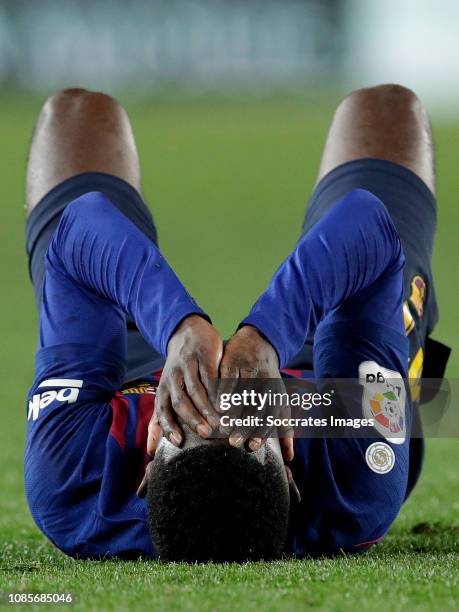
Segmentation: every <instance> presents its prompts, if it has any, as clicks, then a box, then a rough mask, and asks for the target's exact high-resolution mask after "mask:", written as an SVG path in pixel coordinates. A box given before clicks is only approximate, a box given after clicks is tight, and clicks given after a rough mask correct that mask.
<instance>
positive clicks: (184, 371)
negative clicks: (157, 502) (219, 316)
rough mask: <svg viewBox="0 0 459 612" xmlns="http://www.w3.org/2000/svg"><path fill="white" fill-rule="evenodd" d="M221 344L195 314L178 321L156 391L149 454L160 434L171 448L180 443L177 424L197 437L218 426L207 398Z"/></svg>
mask: <svg viewBox="0 0 459 612" xmlns="http://www.w3.org/2000/svg"><path fill="white" fill-rule="evenodd" d="M222 352H223V341H222V339H221V338H220V335H219V333H218V332H217V330H216V329H215V328H214V327H213V326H212V325H211V324H210V323H208V322H207V321H206V320H205V319H203V318H202V317H200V316H198V315H190V316H189V317H187V318H186V319H184V320H183V321H182V323H181V324H180V325H179V326H178V328H177V329H176V331H175V332H174V334H173V335H172V336H171V338H170V340H169V343H168V345H167V358H166V363H165V365H164V369H163V372H162V375H161V379H160V381H159V385H158V389H157V391H156V401H155V412H154V415H153V417H152V419H151V421H150V424H149V427H148V439H147V452H148V453H149V454H150V455H153V454H154V453H155V450H156V446H157V444H158V441H159V437H160V435H159V428H160V429H161V431H162V434H163V435H164V436H165V437H166V438H167V439H168V440H169V441H170V442H171V443H172V444H174V445H175V446H180V445H181V443H182V441H183V431H182V428H181V426H180V423H183V424H186V425H187V426H188V427H189V428H190V429H192V430H193V431H195V432H196V433H197V434H198V435H199V436H201V438H208V437H209V436H210V434H211V433H212V429H213V428H215V427H218V423H219V421H218V416H217V414H216V411H215V408H214V404H213V402H212V401H211V399H210V398H209V394H210V393H211V385H210V383H211V381H212V379H216V378H217V377H218V365H219V363H220V360H221V357H222Z"/></svg>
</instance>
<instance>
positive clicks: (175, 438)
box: [147, 387, 183, 451]
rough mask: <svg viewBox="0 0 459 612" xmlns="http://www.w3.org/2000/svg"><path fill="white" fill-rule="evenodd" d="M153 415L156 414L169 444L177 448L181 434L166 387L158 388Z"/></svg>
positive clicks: (181, 438) (181, 437)
mask: <svg viewBox="0 0 459 612" xmlns="http://www.w3.org/2000/svg"><path fill="white" fill-rule="evenodd" d="M155 413H156V414H157V417H158V421H159V424H160V426H161V429H162V432H163V434H164V436H165V437H166V438H167V439H168V440H169V442H171V443H172V444H174V446H177V447H179V446H180V444H181V443H182V440H183V433H182V431H181V429H180V427H179V425H178V423H177V421H176V419H175V414H174V411H173V409H172V402H171V396H170V393H169V391H168V390H167V388H166V387H164V388H161V387H158V391H157V394H156V401H155ZM147 451H148V448H147Z"/></svg>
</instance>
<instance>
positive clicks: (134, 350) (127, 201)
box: [26, 172, 164, 381]
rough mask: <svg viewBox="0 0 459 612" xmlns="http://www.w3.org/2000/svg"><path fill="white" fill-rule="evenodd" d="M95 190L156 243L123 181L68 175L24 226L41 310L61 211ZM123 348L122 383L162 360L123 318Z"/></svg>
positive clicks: (146, 215) (137, 199)
mask: <svg viewBox="0 0 459 612" xmlns="http://www.w3.org/2000/svg"><path fill="white" fill-rule="evenodd" d="M91 191H99V192H102V193H104V195H105V196H106V197H107V198H108V199H109V200H110V202H111V203H112V204H113V205H114V206H116V208H117V209H118V210H119V211H120V212H121V213H123V215H124V216H125V217H126V218H128V219H129V220H130V221H132V223H133V224H134V225H135V226H136V227H137V228H138V229H139V230H140V231H141V232H142V233H144V234H145V235H146V236H147V237H148V238H149V239H150V240H151V241H153V242H154V243H155V244H157V231H156V227H155V224H154V222H153V218H152V216H151V213H150V211H149V209H148V207H147V206H146V204H145V202H144V201H143V200H142V198H141V196H140V194H139V193H138V192H137V191H136V190H135V189H134V188H133V187H132V186H131V185H129V184H128V183H126V181H123V180H122V179H120V178H118V177H116V176H113V175H111V174H105V173H101V172H85V173H83V174H78V175H76V176H72V177H70V178H68V179H66V180H65V181H63V182H62V183H60V184H59V185H57V186H56V187H54V189H52V190H51V191H50V192H49V193H47V194H46V195H45V197H44V198H43V199H42V200H41V201H40V202H39V203H38V204H37V206H36V207H35V208H34V209H33V210H32V213H31V214H30V216H29V218H28V219H27V224H26V245H27V253H28V256H29V271H30V277H31V280H32V283H33V287H34V290H35V296H36V303H37V306H38V308H39V309H40V307H41V300H42V295H43V281H44V275H45V257H46V252H47V250H48V247H49V244H50V242H51V240H52V237H53V235H54V232H55V231H56V228H57V226H58V225H59V221H60V218H61V216H62V214H63V212H64V210H65V208H66V207H67V206H68V204H70V203H71V202H72V201H73V200H75V199H76V198H78V197H80V196H81V195H84V194H85V193H89V192H91ZM126 327H127V348H126V374H125V380H126V381H129V380H135V379H136V378H139V377H144V376H146V375H148V374H149V373H151V372H153V371H155V370H157V369H159V368H161V367H162V366H163V364H164V358H163V357H162V356H161V354H160V353H159V352H158V351H157V350H155V349H154V348H153V347H152V346H150V345H149V344H148V342H146V340H145V339H144V338H143V336H142V334H141V333H140V332H139V330H138V329H137V327H136V325H135V322H134V321H133V320H132V319H130V317H127V318H126Z"/></svg>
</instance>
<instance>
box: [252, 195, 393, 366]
mask: <svg viewBox="0 0 459 612" xmlns="http://www.w3.org/2000/svg"><path fill="white" fill-rule="evenodd" d="M403 265H404V256H403V251H402V246H401V242H400V239H399V237H398V234H397V232H396V230H395V227H394V225H393V223H392V221H391V219H390V216H389V213H388V212H387V209H386V208H385V206H384V205H383V203H382V202H381V201H380V200H379V199H378V198H376V197H375V196H373V195H372V194H371V193H369V192H368V191H365V190H362V189H357V190H354V191H352V192H350V193H349V194H348V195H347V196H345V197H344V198H342V199H341V200H340V201H339V202H338V203H337V204H336V205H335V206H334V207H333V208H332V210H331V211H330V212H328V213H327V214H326V215H325V216H324V217H323V218H322V219H321V220H320V221H319V222H318V223H317V224H316V225H315V226H314V227H313V228H312V229H311V230H310V231H309V232H308V233H307V234H305V235H304V236H303V237H302V238H301V240H300V241H299V242H298V244H297V246H296V248H295V249H294V251H293V252H292V253H291V254H290V255H289V257H288V258H287V259H286V261H285V262H284V263H283V264H282V265H281V267H280V268H279V269H278V270H277V272H276V273H275V274H274V276H273V278H272V280H271V282H270V285H269V287H268V289H267V290H266V291H265V293H263V294H262V296H261V297H260V298H259V299H258V301H257V302H256V303H255V305H254V306H253V307H252V309H251V311H250V313H249V315H248V316H247V317H246V318H245V319H244V320H243V321H242V323H241V324H240V325H253V326H254V327H256V328H257V329H258V330H259V331H260V332H261V333H262V334H263V335H264V336H265V337H266V338H267V339H268V340H269V341H270V342H271V344H272V345H273V346H274V348H275V349H276V351H277V353H278V356H279V362H280V367H284V366H285V365H286V364H287V363H288V362H289V361H290V360H291V359H292V358H293V357H294V356H295V355H296V354H297V353H298V351H299V349H300V348H301V346H302V345H303V344H304V342H305V340H306V338H307V337H308V336H309V335H312V334H314V332H315V331H316V329H317V327H318V325H319V323H320V322H321V321H323V320H324V319H325V318H326V317H328V316H330V317H331V316H335V317H342V318H343V319H346V318H347V319H354V320H355V319H359V318H360V319H362V320H364V319H365V320H368V319H370V320H371V319H374V320H375V322H376V321H377V322H378V323H379V324H383V325H385V326H387V327H389V328H392V329H394V330H396V331H400V332H403V317H402V308H401V303H402V299H403V286H402V274H401V272H402V270H403ZM376 298H377V299H378V300H379V308H378V309H377V311H374V310H372V309H371V308H370V307H369V305H370V303H371V304H372V303H374V302H375V299H376ZM398 306H400V308H399V307H398Z"/></svg>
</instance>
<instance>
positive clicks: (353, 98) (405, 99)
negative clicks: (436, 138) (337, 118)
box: [338, 83, 425, 115]
mask: <svg viewBox="0 0 459 612" xmlns="http://www.w3.org/2000/svg"><path fill="white" fill-rule="evenodd" d="M349 107H354V108H356V107H357V108H359V107H360V108H362V109H363V108H366V109H368V108H369V107H373V108H374V109H377V108H391V109H393V110H394V112H396V111H400V110H406V111H409V112H414V113H415V114H419V115H424V114H425V110H424V108H423V106H422V103H421V101H420V100H419V98H418V96H417V95H416V94H415V92H414V91H413V90H412V89H409V88H408V87H405V86H404V85H398V84H394V83H388V84H384V85H375V86H374V87H365V88H362V89H356V90H355V91H353V92H352V93H350V94H349V95H348V96H346V97H345V98H344V99H343V100H342V102H341V103H340V104H339V106H338V111H339V110H341V109H348V108H349Z"/></svg>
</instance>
